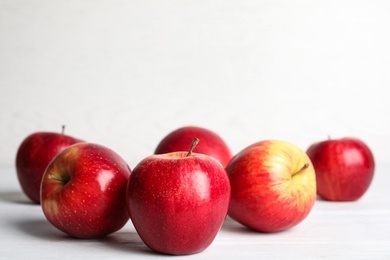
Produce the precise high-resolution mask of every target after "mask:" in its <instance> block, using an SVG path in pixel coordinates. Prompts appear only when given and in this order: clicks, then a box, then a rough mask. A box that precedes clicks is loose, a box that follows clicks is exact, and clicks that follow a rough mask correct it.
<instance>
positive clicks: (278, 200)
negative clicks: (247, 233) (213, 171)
mask: <svg viewBox="0 0 390 260" xmlns="http://www.w3.org/2000/svg"><path fill="white" fill-rule="evenodd" d="M226 171H227V173H228V175H229V179H230V185H231V193H232V194H231V202H230V207H229V213H228V215H229V216H230V217H231V218H233V219H235V220H236V221H238V222H239V223H241V224H243V225H245V226H247V227H249V228H251V229H254V230H256V231H261V232H277V231H282V230H286V229H288V228H291V227H293V226H295V225H297V224H298V223H300V222H301V221H302V220H303V219H305V218H306V216H307V215H308V214H309V212H310V211H311V209H312V207H313V205H314V202H315V200H316V182H315V173H314V168H313V166H312V164H311V162H310V159H309V157H308V156H307V155H306V153H305V152H304V151H302V150H301V149H300V148H298V147H297V146H296V145H294V144H291V143H289V142H285V141H279V140H265V141H261V142H257V143H254V144H252V145H249V146H248V147H246V148H244V149H243V150H242V151H241V152H239V153H238V154H237V155H235V156H234V157H233V159H232V160H231V161H230V163H229V164H228V165H227V167H226Z"/></svg>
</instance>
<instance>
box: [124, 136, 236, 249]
mask: <svg viewBox="0 0 390 260" xmlns="http://www.w3.org/2000/svg"><path fill="white" fill-rule="evenodd" d="M196 143H197V139H196V138H195V139H194V142H193V144H192V146H191V148H190V150H189V152H172V153H166V154H158V155H151V156H149V157H146V158H145V159H143V160H142V161H141V162H140V163H138V164H137V166H136V167H135V168H134V169H133V172H132V175H131V177H130V180H129V183H128V187H127V208H128V211H129V214H130V217H131V220H132V222H133V224H134V227H135V229H136V230H137V232H138V234H139V236H140V237H141V239H142V241H143V242H144V243H145V244H146V245H147V246H148V247H149V248H150V249H152V250H154V251H156V252H159V253H164V254H172V255H187V254H195V253H198V252H201V251H203V250H204V249H206V248H207V247H208V246H209V245H210V244H211V243H212V242H213V240H214V239H215V237H216V235H217V233H218V231H219V230H220V228H221V226H222V224H223V222H224V220H225V218H226V215H227V210H228V206H229V199H230V185H229V179H228V177H227V174H226V172H225V170H224V168H223V167H222V165H221V163H220V162H218V161H217V160H216V159H215V158H213V157H211V156H208V155H204V154H199V153H193V150H194V147H195V145H196Z"/></svg>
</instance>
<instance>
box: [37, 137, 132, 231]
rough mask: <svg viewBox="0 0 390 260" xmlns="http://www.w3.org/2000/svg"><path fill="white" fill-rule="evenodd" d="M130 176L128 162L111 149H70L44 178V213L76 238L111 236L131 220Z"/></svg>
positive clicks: (85, 145) (95, 146)
mask: <svg viewBox="0 0 390 260" xmlns="http://www.w3.org/2000/svg"><path fill="white" fill-rule="evenodd" d="M130 174H131V170H130V168H129V166H128V165H127V163H126V162H125V161H124V159H123V158H122V157H120V156H119V155H118V154H117V153H116V152H114V151H113V150H111V149H109V148H107V147H104V146H102V145H98V144H92V143H77V144H74V145H72V146H69V147H68V148H66V149H65V150H63V151H62V152H60V153H59V154H58V155H57V156H56V157H55V158H54V159H53V160H52V161H51V163H50V164H49V166H48V167H47V169H46V171H45V173H44V175H43V177H42V184H41V206H42V210H43V213H44V215H45V217H46V218H47V220H48V221H49V222H50V223H51V224H52V225H53V226H55V227H56V228H58V229H59V230H61V231H63V232H64V233H66V234H68V235H70V236H72V237H77V238H98V237H104V236H106V235H108V234H111V233H113V232H115V231H117V230H119V229H121V228H122V227H123V226H124V225H125V224H126V223H127V221H128V220H129V216H128V213H127V208H126V186H127V182H128V179H129V176H130Z"/></svg>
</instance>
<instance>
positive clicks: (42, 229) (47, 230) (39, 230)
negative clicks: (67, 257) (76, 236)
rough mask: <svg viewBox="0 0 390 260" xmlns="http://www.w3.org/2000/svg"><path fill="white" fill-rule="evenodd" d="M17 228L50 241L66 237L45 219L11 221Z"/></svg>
mask: <svg viewBox="0 0 390 260" xmlns="http://www.w3.org/2000/svg"><path fill="white" fill-rule="evenodd" d="M13 225H14V226H15V227H16V229H17V230H19V231H21V232H23V233H25V234H27V235H29V236H32V237H35V238H39V239H42V240H48V241H52V240H53V239H55V240H58V239H61V238H63V239H64V240H65V239H66V238H67V236H66V235H65V234H63V233H62V232H60V231H58V230H57V229H56V228H54V227H53V226H52V225H51V224H50V223H49V222H48V221H47V220H46V219H29V220H26V219H25V220H19V221H16V222H13Z"/></svg>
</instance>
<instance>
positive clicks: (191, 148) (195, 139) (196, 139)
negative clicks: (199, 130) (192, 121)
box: [186, 137, 199, 157]
mask: <svg viewBox="0 0 390 260" xmlns="http://www.w3.org/2000/svg"><path fill="white" fill-rule="evenodd" d="M198 143H199V139H198V138H196V137H195V138H194V140H193V141H192V144H191V147H190V150H189V151H188V153H187V155H186V157H190V156H191V154H192V152H193V151H194V149H195V146H196V145H197V144H198Z"/></svg>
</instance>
